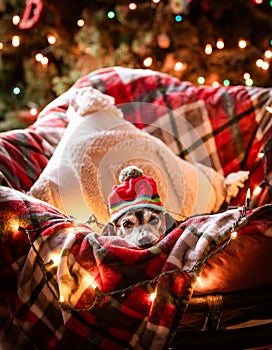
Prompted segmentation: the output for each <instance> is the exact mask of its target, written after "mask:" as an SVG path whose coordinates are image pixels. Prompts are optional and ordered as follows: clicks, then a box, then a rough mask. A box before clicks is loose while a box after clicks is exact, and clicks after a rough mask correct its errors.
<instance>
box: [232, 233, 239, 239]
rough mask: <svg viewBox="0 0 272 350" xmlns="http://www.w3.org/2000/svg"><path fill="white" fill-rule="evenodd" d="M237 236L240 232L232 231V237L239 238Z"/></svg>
mask: <svg viewBox="0 0 272 350" xmlns="http://www.w3.org/2000/svg"><path fill="white" fill-rule="evenodd" d="M237 236H238V233H237V232H236V231H233V232H232V233H231V239H235V238H237Z"/></svg>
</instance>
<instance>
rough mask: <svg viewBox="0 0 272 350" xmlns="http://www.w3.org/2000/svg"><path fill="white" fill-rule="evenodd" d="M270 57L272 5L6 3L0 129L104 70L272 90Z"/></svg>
mask: <svg viewBox="0 0 272 350" xmlns="http://www.w3.org/2000/svg"><path fill="white" fill-rule="evenodd" d="M271 59H272V1H270V0H228V1H218V0H217V1H216V0H146V1H136V0H135V1H131V2H130V1H125V0H119V1H118V0H117V1H111V0H107V1H98V0H97V1H93V0H92V1H90V0H89V1H88V0H77V1H68V0H66V1H65V0H47V1H46V2H45V1H43V0H27V1H23V0H0V84H1V86H0V87H1V95H0V120H2V122H1V125H2V129H3V128H13V127H18V126H21V124H22V123H23V124H24V122H25V123H26V124H27V123H31V122H32V120H33V119H34V118H35V117H36V116H37V113H38V112H39V110H40V109H42V108H43V107H44V106H45V105H46V104H47V103H49V102H50V101H52V100H53V99H54V98H55V97H56V96H58V95H59V94H61V93H63V92H64V91H65V90H67V89H68V88H69V87H70V86H71V85H72V84H73V83H74V82H75V81H76V80H77V79H78V78H79V77H81V76H82V75H84V74H87V73H89V72H91V71H93V70H95V69H99V68H102V67H108V66H125V67H131V68H149V69H153V70H157V71H161V72H165V73H168V74H170V75H173V76H176V77H178V78H180V79H182V80H186V81H190V82H192V83H193V84H196V85H198V84H208V85H212V86H218V85H220V84H224V85H230V84H231V85H238V84H246V85H257V86H263V87H268V86H271V76H272V74H271V68H270V64H271ZM18 123H19V124H18Z"/></svg>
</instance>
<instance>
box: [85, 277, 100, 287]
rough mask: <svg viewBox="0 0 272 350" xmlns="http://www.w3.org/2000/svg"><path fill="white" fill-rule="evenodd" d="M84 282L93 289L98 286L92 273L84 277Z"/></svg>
mask: <svg viewBox="0 0 272 350" xmlns="http://www.w3.org/2000/svg"><path fill="white" fill-rule="evenodd" d="M84 283H85V284H86V285H88V286H91V287H92V288H93V289H96V288H97V284H96V282H95V279H94V278H93V276H91V275H88V276H86V277H85V278H84Z"/></svg>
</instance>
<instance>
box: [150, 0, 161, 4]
mask: <svg viewBox="0 0 272 350" xmlns="http://www.w3.org/2000/svg"><path fill="white" fill-rule="evenodd" d="M160 1H161V0H152V2H154V4H158V3H159V2H160Z"/></svg>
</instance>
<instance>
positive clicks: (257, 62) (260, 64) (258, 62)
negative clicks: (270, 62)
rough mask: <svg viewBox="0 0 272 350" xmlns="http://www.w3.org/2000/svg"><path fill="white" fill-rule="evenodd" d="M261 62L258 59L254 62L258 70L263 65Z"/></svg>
mask: <svg viewBox="0 0 272 350" xmlns="http://www.w3.org/2000/svg"><path fill="white" fill-rule="evenodd" d="M263 62H264V61H263V60H262V59H261V58H259V59H258V60H257V61H256V66H257V67H259V68H262V65H263Z"/></svg>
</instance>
